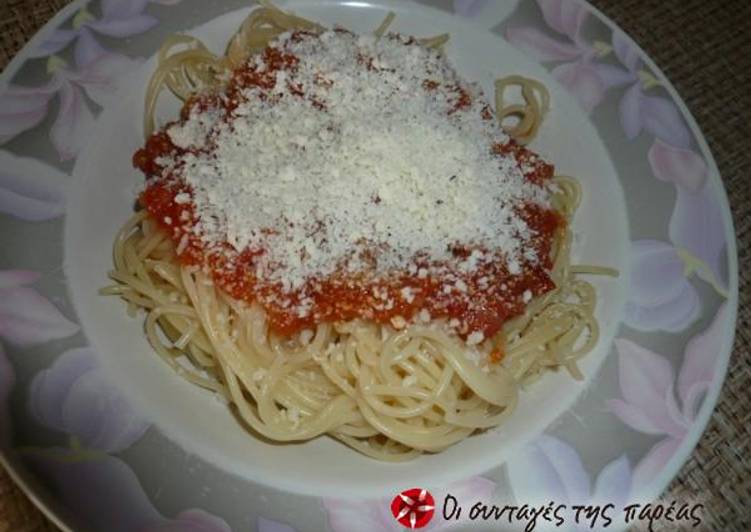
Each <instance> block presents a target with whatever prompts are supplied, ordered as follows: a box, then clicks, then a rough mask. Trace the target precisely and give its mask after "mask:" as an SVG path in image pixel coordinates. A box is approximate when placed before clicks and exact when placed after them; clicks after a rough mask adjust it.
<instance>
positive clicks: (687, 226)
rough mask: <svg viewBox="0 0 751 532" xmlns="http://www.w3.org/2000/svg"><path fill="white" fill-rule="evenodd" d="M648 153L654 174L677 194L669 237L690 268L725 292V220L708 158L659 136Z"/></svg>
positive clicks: (725, 293) (690, 270)
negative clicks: (713, 183)
mask: <svg viewBox="0 0 751 532" xmlns="http://www.w3.org/2000/svg"><path fill="white" fill-rule="evenodd" d="M648 157H649V164H650V166H651V167H652V172H653V173H654V175H655V177H656V178H657V179H659V180H661V181H665V182H667V183H672V184H674V185H675V189H676V194H677V198H676V202H675V208H674V209H673V214H672V216H671V218H670V224H669V226H668V233H669V236H670V241H671V242H672V243H673V245H675V246H676V248H677V249H679V250H682V251H683V253H684V256H685V261H686V263H687V271H689V272H694V271H695V272H696V273H697V275H698V276H699V277H700V278H702V279H703V280H704V281H706V282H708V283H710V284H711V285H712V286H713V287H714V288H715V289H716V290H717V292H718V293H720V294H721V295H723V296H726V295H727V280H726V278H725V274H724V271H723V268H722V258H723V252H724V250H725V247H726V241H725V224H724V221H723V217H722V207H721V205H720V202H719V198H718V194H717V193H716V192H715V191H714V190H713V188H712V186H711V182H710V180H709V179H708V175H707V174H708V166H707V163H706V161H705V160H704V158H703V157H702V156H700V155H699V154H697V153H696V152H694V151H692V150H688V149H683V148H679V147H676V146H672V145H670V144H668V143H667V142H664V141H661V140H659V139H657V140H655V142H654V144H653V145H652V148H651V149H650V150H649V154H648Z"/></svg>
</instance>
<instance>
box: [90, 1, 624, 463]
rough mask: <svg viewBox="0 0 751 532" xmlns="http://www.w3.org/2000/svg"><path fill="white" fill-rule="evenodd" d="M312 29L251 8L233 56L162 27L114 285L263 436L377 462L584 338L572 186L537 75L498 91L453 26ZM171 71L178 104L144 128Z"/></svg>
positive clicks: (404, 453)
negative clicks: (456, 58)
mask: <svg viewBox="0 0 751 532" xmlns="http://www.w3.org/2000/svg"><path fill="white" fill-rule="evenodd" d="M392 19H393V15H389V16H388V17H387V18H386V20H384V22H383V23H382V24H381V25H380V26H379V27H378V28H377V29H376V30H375V31H374V32H373V33H372V34H367V35H356V34H354V33H352V32H350V31H348V30H346V29H343V28H339V27H335V28H332V29H327V28H324V27H322V26H320V25H318V24H316V23H314V22H312V21H309V20H306V19H303V18H300V17H297V16H295V15H292V14H290V13H286V12H283V11H281V10H280V9H278V8H276V7H274V6H272V5H270V4H267V3H263V4H262V5H261V6H260V7H258V8H256V9H254V10H253V11H252V12H251V14H250V16H249V17H248V18H247V19H246V20H245V21H244V22H243V23H242V25H241V26H240V28H239V29H238V31H237V33H236V34H235V35H234V36H233V37H232V38H231V40H230V41H229V44H228V46H227V49H226V52H225V54H224V55H221V56H218V55H215V54H213V53H212V52H211V51H209V50H208V49H207V48H206V47H205V46H204V45H203V44H202V43H201V42H200V41H198V40H196V39H194V38H192V37H188V36H184V35H176V36H173V37H171V38H169V39H168V40H167V41H166V42H165V43H164V44H163V46H162V48H161V49H160V51H159V53H158V57H157V61H158V65H157V68H156V70H155V71H154V73H153V75H152V78H151V80H150V83H149V86H148V89H147V94H146V111H145V116H144V129H145V135H146V141H145V144H144V146H143V148H141V149H139V150H138V151H137V152H136V153H135V154H134V156H133V163H134V166H135V167H137V168H138V169H139V170H140V171H141V172H143V174H144V176H145V184H144V186H143V188H142V190H141V191H140V194H139V197H138V205H139V209H138V211H137V212H136V213H135V214H134V215H133V217H132V218H130V219H129V220H128V221H127V222H125V224H124V225H123V227H122V229H121V230H120V232H119V234H118V235H117V237H116V240H115V244H114V269H113V271H112V272H110V277H111V278H112V279H113V280H114V281H115V284H114V285H113V286H110V287H108V288H105V289H103V290H102V292H103V293H104V294H108V295H118V296H120V297H121V298H122V299H124V300H125V301H126V302H127V304H128V307H129V312H130V313H131V314H132V315H135V314H136V313H137V311H138V310H139V309H143V310H144V311H145V331H146V335H147V337H148V340H149V341H150V343H151V345H152V346H153V348H154V350H155V351H156V352H157V353H158V354H159V356H160V357H161V358H162V359H163V360H164V361H165V362H166V363H167V364H169V365H170V366H171V367H172V368H174V370H175V371H176V372H177V373H178V374H179V375H181V376H182V377H184V378H185V379H187V380H188V381H190V382H192V383H194V384H196V385H198V386H201V387H203V388H205V389H207V390H210V391H212V392H214V393H215V394H216V395H217V396H218V397H220V398H222V400H223V401H225V402H226V403H227V404H228V405H230V407H231V409H232V410H233V412H234V413H235V414H236V416H237V418H238V420H239V421H240V422H241V423H242V424H243V425H244V426H245V427H246V429H248V431H249V432H251V433H252V434H255V435H257V436H260V437H262V438H265V439H268V440H270V441H272V442H291V441H296V442H299V441H306V440H310V439H313V438H316V437H318V436H321V435H329V436H331V437H333V438H335V439H337V440H339V441H341V442H343V443H344V444H346V445H348V446H350V447H352V448H354V449H356V450H357V451H359V452H361V453H363V454H365V455H367V456H370V457H373V458H377V459H380V460H390V461H398V460H405V459H410V458H413V457H415V456H417V455H419V454H420V453H423V452H431V453H432V452H439V451H441V450H443V449H445V448H447V447H449V446H451V445H453V444H455V443H457V442H459V441H461V440H463V439H465V438H467V437H469V436H471V435H472V434H473V433H476V432H479V431H483V430H486V429H489V428H492V427H496V426H498V425H500V424H501V423H503V421H504V419H506V418H507V417H508V416H510V415H512V413H513V412H514V407H515V405H516V403H517V401H518V399H519V394H520V392H521V390H522V388H523V387H524V386H527V385H529V384H530V383H532V382H533V381H534V380H536V379H538V378H540V377H541V376H542V375H544V374H546V373H548V372H550V371H557V370H563V371H567V372H569V373H570V374H571V376H572V377H573V378H581V373H580V371H579V369H578V368H577V361H578V360H579V359H580V358H581V357H582V356H584V355H585V354H586V353H587V352H589V351H590V350H591V349H592V347H593V346H594V345H595V343H596V342H597V338H598V324H597V321H596V320H595V317H594V310H595V303H596V294H595V290H594V288H593V286H592V285H591V284H590V283H588V282H587V281H585V280H582V279H581V278H579V275H580V274H592V273H596V274H613V273H614V272H612V271H611V270H609V269H607V268H599V267H594V266H575V265H571V264H570V261H569V251H570V246H571V231H570V224H571V220H572V218H573V216H574V214H575V211H576V209H577V206H578V204H579V201H580V197H581V189H580V186H579V184H578V182H577V181H576V180H575V179H573V178H571V177H565V176H559V175H556V174H555V171H554V168H553V166H552V165H551V164H549V163H548V162H546V161H545V160H543V158H542V157H540V156H539V155H537V154H536V153H534V152H533V151H532V150H530V149H529V148H528V147H526V145H527V144H528V143H529V142H530V141H531V140H532V139H533V138H534V137H535V134H536V133H537V131H538V129H539V128H540V127H541V125H542V122H543V118H544V116H545V113H546V112H547V110H548V108H549V104H550V102H549V96H548V91H547V90H546V88H545V87H544V86H543V85H542V84H541V83H539V82H537V81H535V80H531V79H526V78H523V77H519V76H510V77H505V78H502V79H499V80H498V81H497V82H496V85H495V89H496V94H495V99H494V108H493V106H491V104H490V102H489V101H487V100H486V98H485V96H484V95H483V92H482V90H481V89H480V88H479V86H477V85H475V84H472V83H469V82H467V81H465V80H464V79H462V78H461V77H460V76H459V75H458V74H457V72H456V70H455V69H454V67H453V66H452V65H451V63H450V61H449V60H448V59H447V58H446V56H445V55H444V53H443V45H444V44H445V43H446V42H447V41H448V36H447V35H440V36H437V37H430V38H424V39H418V38H414V37H409V36H405V35H402V34H398V33H392V32H389V31H388V27H389V25H390V23H391V21H392ZM164 89H167V90H168V91H170V92H171V93H172V94H174V95H175V96H177V97H178V98H179V99H180V100H182V102H183V104H182V111H181V113H180V115H179V117H175V119H174V120H173V121H171V122H168V123H165V124H163V125H160V126H158V127H157V125H156V120H155V110H156V107H157V102H158V100H159V97H160V94H162V93H163V92H164Z"/></svg>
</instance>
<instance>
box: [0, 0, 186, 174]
mask: <svg viewBox="0 0 751 532" xmlns="http://www.w3.org/2000/svg"><path fill="white" fill-rule="evenodd" d="M177 1H179V0H177ZM177 1H176V0H159V1H158V2H157V3H160V4H165V5H171V4H175V3H177ZM148 3H149V2H148V0H102V2H101V11H102V16H101V17H100V18H99V19H96V18H94V16H93V15H91V13H90V12H89V11H88V10H87V9H86V8H85V7H84V8H82V9H81V10H79V11H78V13H77V14H76V15H75V16H74V17H73V21H72V29H60V28H57V29H55V30H54V31H52V32H51V33H50V34H49V36H48V38H47V40H45V41H44V42H43V43H42V44H41V45H40V46H39V47H38V48H37V49H36V50H34V51H33V53H32V57H37V58H42V57H46V58H48V61H47V70H48V72H49V73H50V74H51V77H50V80H49V81H48V82H47V83H46V84H45V85H43V86H40V87H24V86H18V85H12V84H11V85H9V86H8V87H7V88H6V89H5V90H4V91H3V92H2V93H0V109H2V110H0V143H4V142H7V141H9V140H11V139H12V138H14V137H15V136H17V135H18V134H20V133H22V132H24V131H26V130H28V129H31V128H33V127H34V126H36V125H37V124H39V122H41V121H42V119H43V118H44V117H45V116H46V115H47V112H48V109H49V105H50V102H51V101H52V99H53V98H54V97H55V96H57V98H58V102H59V110H58V114H57V117H56V119H55V121H54V123H53V125H52V127H51V128H50V140H51V142H52V144H53V146H54V147H55V149H56V150H57V152H58V155H59V157H60V160H61V161H66V160H69V159H72V158H74V157H75V156H76V155H77V153H78V152H79V150H80V149H81V147H82V146H83V143H84V141H85V135H86V134H87V132H88V131H90V128H91V125H92V123H93V121H94V113H93V111H92V110H91V109H90V108H89V105H88V103H87V102H86V98H85V96H84V94H85V95H86V96H88V97H89V98H91V99H92V100H93V101H94V102H95V103H96V104H98V105H100V106H105V105H106V104H107V102H108V101H109V100H110V99H111V98H112V96H113V94H114V93H115V90H116V88H117V86H118V82H119V80H120V79H122V77H123V76H125V75H127V74H128V73H129V71H131V70H132V69H133V68H134V67H135V66H136V65H138V64H139V63H140V60H135V59H131V58H129V57H126V56H124V55H121V54H117V53H113V52H110V51H108V50H106V49H105V48H104V47H102V45H101V44H100V43H99V42H98V41H97V39H96V37H95V34H100V35H105V36H108V37H117V38H125V37H130V36H133V35H137V34H140V33H143V32H145V31H147V30H149V29H150V28H152V27H153V26H154V25H156V24H157V22H158V21H157V19H156V18H154V17H153V16H151V15H148V14H146V13H144V9H145V8H146V5H147V4H148ZM71 45H72V46H73V57H74V62H73V66H70V65H68V64H67V63H66V62H65V61H63V60H62V59H61V58H60V57H58V56H57V55H54V54H56V53H58V52H60V51H62V50H63V49H65V48H67V47H68V46H71Z"/></svg>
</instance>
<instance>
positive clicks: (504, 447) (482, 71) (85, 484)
mask: <svg viewBox="0 0 751 532" xmlns="http://www.w3.org/2000/svg"><path fill="white" fill-rule="evenodd" d="M246 4H247V2H245V1H240V0H226V1H222V2H210V3H209V2H202V1H201V0H182V1H181V0H152V1H147V0H92V1H90V2H86V1H83V0H81V1H77V2H73V3H72V4H71V5H70V6H68V7H67V8H66V9H64V10H63V11H62V12H60V13H59V14H58V15H57V16H56V17H55V18H54V19H53V20H52V21H50V23H49V24H47V26H45V28H44V29H43V30H42V31H41V32H40V33H39V34H38V35H37V36H36V37H34V39H32V41H31V42H30V43H29V44H28V45H27V46H26V47H25V48H24V49H23V51H22V52H21V53H19V54H18V56H17V57H16V58H15V59H14V61H13V62H12V63H11V64H10V65H9V66H8V67H7V69H6V70H5V72H4V73H3V75H2V85H0V144H2V147H0V235H2V237H1V238H2V241H1V242H2V249H3V251H4V253H3V255H2V256H0V338H2V346H0V449H2V453H1V456H2V461H3V462H4V463H5V464H6V465H7V466H8V468H9V470H10V471H11V473H12V474H13V476H14V477H15V478H16V480H17V481H18V482H19V483H20V484H21V485H22V486H23V487H24V488H25V489H26V490H27V491H28V493H29V494H30V496H32V497H33V498H34V499H35V500H36V502H37V503H38V504H39V505H40V506H41V507H42V508H43V509H45V511H46V512H47V513H48V514H49V515H50V516H51V517H52V518H53V519H54V520H55V521H56V522H57V523H58V524H59V525H60V526H61V527H62V528H65V529H75V530H79V529H92V530H108V531H134V530H141V531H143V530H163V531H170V530H175V531H177V530H179V531H196V532H197V531H202V532H211V531H217V532H219V531H228V530H258V531H262V532H272V531H273V532H290V531H298V532H304V531H316V532H317V531H332V532H344V531H350V530H364V531H377V530H401V529H402V528H404V526H403V525H402V524H400V523H399V522H398V521H397V519H396V518H395V517H394V515H392V508H391V504H392V499H393V497H394V496H395V495H396V494H397V493H399V492H401V491H402V490H404V489H407V488H413V487H415V486H421V487H425V488H427V489H428V490H429V491H430V492H431V493H432V497H433V499H434V501H435V506H436V509H435V515H433V517H432V520H430V522H429V524H428V528H432V529H435V530H438V529H457V530H458V529H461V530H483V529H489V528H493V529H496V530H497V529H498V527H499V526H501V525H499V523H498V522H496V520H495V519H494V518H493V517H492V516H491V515H490V514H485V515H478V512H474V513H473V512H472V510H471V508H473V506H475V503H480V504H484V505H487V506H488V507H490V506H492V505H496V506H498V507H502V506H503V505H507V504H508V505H510V504H516V505H522V504H528V505H533V506H534V505H536V506H537V507H540V506H541V505H545V504H548V505H549V504H551V503H552V504H553V507H554V508H558V507H561V506H563V507H564V511H565V510H568V511H571V510H572V508H573V507H574V506H575V505H587V504H590V505H601V507H604V505H612V506H613V507H614V508H615V509H616V511H615V514H611V517H613V519H612V520H613V521H614V522H613V523H608V522H607V520H606V519H603V518H602V517H600V518H599V520H597V519H596V520H595V522H594V523H593V525H594V528H597V527H604V528H607V527H608V526H611V527H613V528H616V527H617V526H619V525H624V524H625V522H624V515H625V514H623V513H622V512H621V513H619V512H618V511H617V510H618V509H619V508H620V509H622V508H624V507H626V506H628V505H629V504H635V503H644V502H648V501H650V500H652V499H654V498H655V497H656V496H658V495H659V494H660V492H661V491H662V490H663V489H664V488H665V487H666V485H667V483H668V482H669V480H670V479H671V478H672V477H673V476H674V475H675V474H676V473H677V471H678V469H679V468H680V466H681V465H682V463H683V462H684V461H685V460H686V458H687V457H688V455H689V454H690V452H691V450H692V449H693V447H694V445H695V444H696V442H697V440H698V439H699V437H700V435H701V433H702V431H703V429H704V427H705V425H706V423H707V420H708V419H709V416H710V414H711V412H712V408H713V406H714V404H715V402H716V400H717V397H718V394H719V391H720V388H721V385H722V381H723V378H724V376H725V372H726V368H727V363H728V358H729V353H730V349H731V345H732V339H733V331H734V326H735V316H736V307H737V291H738V283H737V263H736V249H735V240H734V233H733V228H732V222H731V218H730V214H729V210H728V205H727V200H726V197H725V193H724V191H723V188H722V185H721V181H720V178H719V175H718V172H717V167H716V165H715V163H714V161H713V159H712V156H711V154H710V152H709V150H708V148H707V144H706V142H705V140H704V138H703V136H702V135H701V133H700V131H699V130H698V128H697V126H696V123H695V121H694V120H693V118H692V117H691V115H690V114H689V112H688V110H687V109H686V107H685V105H684V104H683V102H682V101H681V100H680V98H679V97H678V95H677V94H676V92H675V90H674V89H673V88H672V86H671V85H670V83H669V82H668V81H667V79H666V78H665V77H664V75H663V74H662V73H661V72H660V71H659V69H657V67H656V66H655V65H654V63H653V62H652V61H651V60H650V59H649V58H648V57H646V56H645V54H644V53H643V52H642V51H641V50H640V49H639V47H638V46H637V45H636V44H634V43H633V41H631V40H630V39H629V38H628V37H627V36H626V35H624V34H623V33H622V32H621V31H620V30H619V29H618V28H617V27H615V25H614V24H613V23H612V22H610V21H609V20H608V19H607V18H606V17H604V16H603V15H602V14H601V13H599V12H598V11H597V10H595V9H594V8H592V7H591V6H589V5H588V4H586V3H584V2H580V1H579V0H506V1H498V2H494V1H490V0H454V1H453V2H451V1H448V0H443V1H439V2H427V1H425V2H396V1H387V0H378V1H373V2H345V1H332V0H329V1H323V0H322V1H318V0H313V1H309V2H303V1H302V0H298V1H292V0H290V1H288V2H282V1H280V2H278V4H279V5H280V6H281V7H287V6H289V7H290V8H293V9H294V10H295V11H297V12H299V13H301V14H303V15H308V16H310V17H311V18H316V19H318V20H321V21H323V22H327V23H341V24H343V25H346V26H349V27H352V28H353V29H355V30H358V31H366V30H367V28H372V27H375V25H376V24H377V22H378V21H380V19H382V17H383V16H384V14H385V13H386V11H388V10H393V11H395V12H396V13H397V15H398V17H397V22H396V26H395V29H396V30H397V31H403V32H407V33H414V34H418V35H425V34H433V33H439V32H442V31H448V32H450V33H451V35H452V44H450V45H449V48H448V49H447V54H448V55H449V57H451V58H452V59H453V60H455V61H456V63H457V68H459V70H460V71H463V73H464V74H465V75H466V76H467V77H469V78H472V79H478V80H480V81H481V83H483V84H485V83H486V82H487V80H488V79H490V77H491V76H492V75H494V74H498V73H500V72H504V71H507V73H522V74H528V75H533V76H536V77H538V78H539V79H542V80H543V81H545V83H546V84H547V85H548V86H549V87H550V88H551V92H552V94H553V110H552V111H551V117H550V118H549V121H550V122H549V123H550V125H549V126H548V125H547V123H546V126H544V128H543V132H542V134H541V137H540V139H538V140H537V141H536V144H535V145H534V147H535V149H537V150H539V151H540V152H541V153H543V154H544V155H547V156H549V157H550V158H551V160H553V161H554V162H556V164H557V165H558V167H559V170H565V171H567V172H570V173H574V174H575V175H577V176H578V177H580V179H581V180H582V182H583V183H584V189H585V193H589V195H590V198H589V201H588V200H587V198H586V197H585V202H584V204H583V207H582V212H581V213H580V214H578V215H577V222H576V225H575V230H576V234H577V239H576V246H575V254H576V255H577V258H581V259H585V260H589V261H596V262H599V263H601V264H607V265H613V266H616V267H617V268H618V269H619V270H620V271H621V276H620V279H619V280H617V281H612V284H610V285H608V284H607V281H598V283H599V284H598V285H597V286H598V291H599V292H600V295H601V307H602V308H601V309H600V310H599V311H598V317H599V318H600V321H601V323H602V324H603V335H602V336H603V337H602V341H601V342H600V345H599V346H598V349H597V352H596V353H594V354H593V355H592V356H590V357H588V358H589V359H591V360H589V361H587V362H585V365H584V371H585V375H586V377H587V378H586V381H585V383H584V384H576V383H569V382H568V381H567V382H566V383H562V382H559V381H558V380H556V379H555V378H554V377H551V379H547V378H546V379H545V382H543V383H540V387H539V391H530V397H531V399H530V400H529V401H526V402H523V404H522V405H521V407H520V411H519V412H518V413H517V414H518V415H515V416H514V417H515V419H516V420H515V421H514V422H513V423H515V424H513V425H512V428H513V429H514V430H511V429H505V432H504V431H503V430H501V431H500V432H493V433H491V434H488V435H483V436H482V437H476V438H471V439H470V440H472V441H470V442H467V443H466V444H465V443H462V444H460V445H458V446H456V449H458V450H453V449H452V450H450V451H447V453H446V454H443V453H442V455H438V456H436V457H427V458H425V459H423V458H421V459H419V460H418V461H415V463H413V464H407V465H403V466H385V465H380V464H373V463H366V462H358V461H357V460H360V459H359V458H351V457H350V454H353V453H347V455H346V456H345V453H341V452H340V451H341V448H336V451H332V449H331V448H329V447H326V444H322V445H318V444H317V443H314V444H304V445H302V446H281V447H284V449H282V450H280V449H278V448H273V449H272V448H265V447H263V445H265V444H255V443H246V440H248V439H249V438H245V439H242V438H239V436H238V434H237V433H236V431H235V429H234V428H233V427H232V425H231V424H228V423H229V421H231V420H230V419H229V416H228V415H224V416H223V415H222V414H221V413H219V414H217V412H220V407H221V405H217V404H215V403H214V402H212V401H210V400H207V397H206V396H205V394H201V393H200V392H196V391H194V390H188V389H186V387H185V385H184V383H182V382H181V381H180V380H179V379H178V378H177V377H175V376H174V375H171V374H170V373H169V371H168V370H166V369H165V368H162V367H161V366H160V365H159V362H158V360H157V358H156V357H154V356H153V355H150V354H149V353H148V349H147V348H146V347H143V345H142V344H141V343H139V342H140V341H142V338H141V336H142V335H139V334H137V333H138V324H137V323H136V322H135V321H134V320H128V319H127V318H126V317H125V315H124V313H123V309H122V306H121V305H120V306H118V302H116V301H112V300H110V301H109V303H101V302H100V300H101V299H102V298H97V297H95V295H94V294H95V293H96V289H97V288H98V287H99V286H101V285H102V284H104V283H105V282H106V277H105V271H106V269H107V264H106V261H107V260H109V242H111V240H112V238H113V236H114V228H116V227H117V225H119V223H120V222H122V221H123V220H124V219H125V218H124V216H125V214H126V213H127V208H128V207H129V205H128V199H130V200H132V197H133V193H134V190H135V186H136V185H137V183H138V176H137V175H136V174H135V173H134V171H133V170H132V169H131V168H130V166H129V165H128V164H127V163H128V160H129V157H130V154H131V153H132V151H133V143H134V142H137V141H136V140H134V139H136V138H137V137H136V136H135V135H136V132H137V131H138V117H139V116H140V109H141V107H138V106H139V105H142V104H141V103H140V102H141V100H142V96H143V93H142V91H143V86H144V83H145V79H146V76H147V75H148V71H149V68H150V67H151V66H152V65H153V57H152V59H151V60H149V59H148V58H149V57H150V56H153V54H154V52H155V50H156V49H157V48H158V46H159V43H160V42H161V41H162V40H163V39H164V37H165V36H167V35H168V34H170V33H173V32H175V31H194V32H195V33H196V34H198V35H201V36H202V37H205V39H206V40H207V42H208V43H209V44H210V45H212V44H213V45H214V47H215V48H217V47H220V46H221V42H223V40H226V38H227V37H228V35H229V31H228V30H227V28H230V27H234V26H236V25H237V24H238V23H239V21H240V20H241V17H242V15H243V14H244V13H245V12H247V9H248V7H247V5H246ZM428 4H429V5H428ZM238 10H243V11H238ZM214 41H216V42H214ZM217 49H219V48H217ZM504 69H505V70H504ZM546 130H547V132H546ZM108 150H112V151H108ZM112 198H115V199H112ZM108 199H109V200H110V201H109V203H108V202H107V200H108ZM116 204H117V205H116ZM594 228H596V229H597V230H596V231H595V230H594ZM108 305H110V306H108ZM110 316H116V318H113V319H114V320H117V321H108V320H109V318H110ZM125 322H128V324H126V323H125ZM134 331H135V334H134ZM559 380H560V379H559ZM547 391H550V392H551V393H545V392H547ZM582 392H583V393H582ZM535 394H536V395H535ZM525 409H526V410H525ZM196 420H198V421H196ZM253 445H256V447H253ZM268 447H272V446H268ZM277 447H279V446H277ZM336 452H338V453H339V455H340V456H337V457H336V458H332V457H333V456H334V454H336ZM332 453H334V454H332ZM363 460H364V459H363ZM327 471H328V472H329V473H330V474H328V475H327ZM449 495H450V496H449ZM459 507H461V508H462V512H458V511H456V510H457V509H458V508H459ZM473 515H474V519H472V517H473ZM515 515H516V517H515V519H516V520H514V519H511V521H508V520H506V517H503V519H504V521H503V523H505V524H504V525H502V526H507V527H509V528H511V529H524V528H525V526H527V525H528V524H529V522H530V519H528V518H526V517H524V516H521V517H520V516H519V515H518V514H515ZM540 515H541V516H538V520H537V523H536V524H537V526H539V527H540V528H544V526H553V527H554V526H555V525H556V519H555V518H553V519H545V518H544V517H542V514H540ZM428 517H429V516H428ZM562 519H563V521H564V522H565V523H567V526H570V527H576V526H582V527H584V528H592V527H590V526H589V524H587V525H585V524H583V522H582V523H579V524H576V523H574V521H573V520H572V519H573V513H569V514H566V515H564V516H562ZM559 524H560V523H559ZM407 526H409V525H408V524H407Z"/></svg>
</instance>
